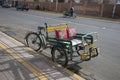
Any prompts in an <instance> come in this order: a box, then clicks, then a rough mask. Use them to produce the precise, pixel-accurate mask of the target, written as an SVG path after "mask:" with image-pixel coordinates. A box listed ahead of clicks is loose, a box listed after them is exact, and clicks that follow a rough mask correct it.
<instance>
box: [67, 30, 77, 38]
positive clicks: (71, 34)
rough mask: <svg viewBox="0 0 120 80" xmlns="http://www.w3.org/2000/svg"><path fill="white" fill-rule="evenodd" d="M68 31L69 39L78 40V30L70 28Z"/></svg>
mask: <svg viewBox="0 0 120 80" xmlns="http://www.w3.org/2000/svg"><path fill="white" fill-rule="evenodd" d="M66 31H67V37H68V38H76V29H75V28H68V29H67V30H66Z"/></svg>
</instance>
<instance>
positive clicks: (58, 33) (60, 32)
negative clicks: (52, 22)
mask: <svg viewBox="0 0 120 80" xmlns="http://www.w3.org/2000/svg"><path fill="white" fill-rule="evenodd" d="M55 33H56V38H59V39H68V35H67V32H66V30H56V31H55Z"/></svg>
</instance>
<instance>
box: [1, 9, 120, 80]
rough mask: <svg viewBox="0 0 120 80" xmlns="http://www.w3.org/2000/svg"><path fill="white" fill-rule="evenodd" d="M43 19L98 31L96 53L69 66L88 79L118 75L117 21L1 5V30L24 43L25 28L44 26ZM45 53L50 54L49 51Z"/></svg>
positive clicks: (119, 41)
mask: <svg viewBox="0 0 120 80" xmlns="http://www.w3.org/2000/svg"><path fill="white" fill-rule="evenodd" d="M45 22H47V23H48V24H61V23H67V24H68V26H69V27H75V28H77V32H79V33H88V32H98V33H99V47H100V51H101V52H100V54H99V56H98V57H96V58H93V59H92V60H91V61H88V62H83V63H78V64H74V63H73V65H72V67H70V68H71V69H73V71H75V72H76V73H78V74H80V75H83V76H85V77H87V78H88V79H90V80H119V79H120V58H119V57H120V22H116V21H109V20H100V19H92V18H84V17H77V18H76V19H73V18H62V15H61V14H53V13H48V12H40V11H29V12H27V11H16V10H15V9H3V8H0V30H1V31H4V32H5V33H7V34H9V35H10V36H12V37H15V38H16V39H17V40H19V41H21V42H23V43H24V36H25V34H26V33H27V32H28V31H36V30H37V26H44V23H45ZM46 53H48V54H47V55H49V56H50V54H49V52H47V51H46ZM76 62H77V61H76Z"/></svg>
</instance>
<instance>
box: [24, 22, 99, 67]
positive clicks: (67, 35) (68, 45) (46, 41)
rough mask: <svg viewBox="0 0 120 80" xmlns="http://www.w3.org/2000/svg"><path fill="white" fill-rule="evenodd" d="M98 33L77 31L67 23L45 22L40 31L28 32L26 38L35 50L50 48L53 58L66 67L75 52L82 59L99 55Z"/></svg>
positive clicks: (86, 59)
mask: <svg viewBox="0 0 120 80" xmlns="http://www.w3.org/2000/svg"><path fill="white" fill-rule="evenodd" d="M44 32H45V33H44ZM50 33H51V34H50ZM97 34H98V33H97V32H91V33H87V34H81V33H76V30H75V28H69V27H68V25H67V24H60V25H55V26H51V25H48V24H47V23H45V27H40V26H39V27H38V32H30V33H28V34H27V35H26V37H25V40H26V42H27V45H28V46H29V47H31V48H33V49H34V50H35V51H39V50H40V51H42V50H44V49H46V48H50V49H51V55H52V60H53V61H54V62H56V63H58V64H61V65H62V66H64V67H65V66H67V64H68V61H69V60H72V59H73V54H74V53H77V55H78V56H80V60H81V61H88V60H90V59H91V58H92V57H95V56H98V46H97V45H96V42H97V37H98V35H97Z"/></svg>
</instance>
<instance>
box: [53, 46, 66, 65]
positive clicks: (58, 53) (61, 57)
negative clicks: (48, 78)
mask: <svg viewBox="0 0 120 80" xmlns="http://www.w3.org/2000/svg"><path fill="white" fill-rule="evenodd" d="M51 54H52V60H53V61H54V62H55V63H58V64H60V65H62V66H64V67H66V66H67V64H68V56H67V53H66V51H65V50H64V49H63V48H60V47H56V46H54V47H53V48H52V51H51Z"/></svg>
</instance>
